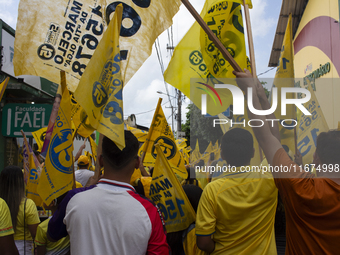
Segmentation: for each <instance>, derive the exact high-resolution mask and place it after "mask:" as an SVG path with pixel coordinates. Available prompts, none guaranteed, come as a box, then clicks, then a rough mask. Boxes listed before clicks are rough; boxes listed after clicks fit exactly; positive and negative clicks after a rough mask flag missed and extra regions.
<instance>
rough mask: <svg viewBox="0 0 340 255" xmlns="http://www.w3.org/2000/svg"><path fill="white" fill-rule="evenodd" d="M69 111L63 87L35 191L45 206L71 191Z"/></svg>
mask: <svg viewBox="0 0 340 255" xmlns="http://www.w3.org/2000/svg"><path fill="white" fill-rule="evenodd" d="M70 109H71V102H70V93H69V91H68V90H67V88H66V87H65V88H63V96H62V99H61V103H60V107H59V111H58V117H57V118H56V122H55V124H54V127H53V132H52V137H51V141H50V143H49V146H48V149H47V155H46V160H45V165H44V168H43V170H42V172H41V176H40V179H39V184H38V189H37V190H38V194H39V195H40V197H41V198H42V200H43V201H44V202H45V204H47V205H49V204H50V203H51V202H52V200H53V199H56V198H57V197H59V196H61V195H62V194H64V193H65V192H67V191H68V190H70V189H72V185H73V154H72V153H73V139H72V129H71V128H72V125H71V111H70Z"/></svg>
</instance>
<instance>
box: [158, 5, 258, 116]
mask: <svg viewBox="0 0 340 255" xmlns="http://www.w3.org/2000/svg"><path fill="white" fill-rule="evenodd" d="M241 2H243V1H234V3H233V2H229V1H222V0H219V1H218V0H207V1H206V2H205V4H204V7H203V9H202V12H201V17H202V18H203V20H204V21H205V22H206V23H207V25H208V26H209V28H210V29H211V30H212V31H213V32H214V33H215V35H216V36H217V37H218V38H219V40H220V41H221V42H222V43H223V45H224V46H225V47H226V49H227V50H228V51H229V53H230V54H231V55H232V56H233V58H234V59H235V61H236V62H237V63H238V64H239V66H240V67H241V68H242V69H244V68H247V67H248V64H249V61H248V58H247V56H246V48H245V41H244V28H243V21H242V14H241V6H240V3H241ZM247 3H249V4H250V5H251V1H247ZM232 71H233V68H232V67H231V65H230V64H229V62H228V61H226V60H225V59H224V58H223V56H222V54H221V53H220V51H219V50H218V49H217V48H216V47H215V46H214V43H213V42H212V41H211V40H210V39H209V37H208V36H207V35H206V33H205V32H204V31H203V29H202V28H201V27H200V26H199V24H198V23H197V22H195V23H194V24H193V26H192V27H191V28H190V30H189V31H188V33H187V34H186V35H185V36H184V37H183V39H182V40H181V41H180V42H179V44H178V45H177V46H176V48H175V51H174V54H173V57H172V59H171V61H170V63H169V66H168V68H167V70H166V71H165V73H164V79H165V81H166V82H167V83H169V84H171V85H172V86H174V87H176V88H177V89H179V90H180V91H181V92H182V93H184V94H185V95H186V96H187V97H188V98H190V100H191V101H192V102H193V103H194V104H195V105H196V106H197V107H198V108H200V109H201V96H202V94H208V95H209V97H208V98H207V113H209V114H210V115H217V114H219V113H221V112H223V111H225V110H226V109H227V108H228V107H229V105H230V104H231V103H232V96H231V93H230V92H229V90H226V89H215V88H214V84H223V82H221V81H219V80H218V79H219V78H233V77H235V76H234V75H233V74H232ZM191 78H197V79H195V80H193V82H192V84H190V79H191ZM209 78H211V79H209ZM208 79H209V80H208ZM235 85H236V84H235Z"/></svg>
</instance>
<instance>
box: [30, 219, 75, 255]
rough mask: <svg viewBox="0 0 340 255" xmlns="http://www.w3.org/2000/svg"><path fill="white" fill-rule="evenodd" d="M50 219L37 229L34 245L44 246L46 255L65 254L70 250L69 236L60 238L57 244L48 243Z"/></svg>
mask: <svg viewBox="0 0 340 255" xmlns="http://www.w3.org/2000/svg"><path fill="white" fill-rule="evenodd" d="M50 219H51V218H48V219H47V220H45V221H43V222H42V223H40V224H39V226H38V228H37V234H36V236H35V240H34V242H35V244H36V245H39V246H43V245H45V246H46V255H48V254H66V253H67V251H69V250H70V236H66V237H64V238H61V239H60V240H58V241H57V242H50V241H49V240H48V238H47V228H48V222H49V221H50Z"/></svg>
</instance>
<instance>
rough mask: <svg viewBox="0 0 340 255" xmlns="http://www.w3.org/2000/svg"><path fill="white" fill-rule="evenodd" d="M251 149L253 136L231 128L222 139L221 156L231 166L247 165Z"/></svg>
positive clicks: (251, 154)
mask: <svg viewBox="0 0 340 255" xmlns="http://www.w3.org/2000/svg"><path fill="white" fill-rule="evenodd" d="M253 149H254V147H253V136H252V135H251V133H250V132H249V131H248V130H245V129H242V128H233V129H231V130H229V131H228V132H226V133H225V134H224V135H223V137H222V142H221V156H222V158H223V159H224V160H226V161H227V163H228V164H229V165H231V166H235V167H238V166H242V165H246V164H249V162H250V160H251V158H252V157H253V153H254V150H253Z"/></svg>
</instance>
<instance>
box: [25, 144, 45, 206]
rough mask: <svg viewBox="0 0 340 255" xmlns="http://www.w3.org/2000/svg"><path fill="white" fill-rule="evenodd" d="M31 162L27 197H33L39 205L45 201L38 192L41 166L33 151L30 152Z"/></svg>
mask: <svg viewBox="0 0 340 255" xmlns="http://www.w3.org/2000/svg"><path fill="white" fill-rule="evenodd" d="M29 163H30V164H29V166H30V174H29V178H28V181H27V186H26V197H27V198H30V199H32V200H33V201H34V203H35V204H36V205H37V206H42V205H43V201H42V199H41V197H40V196H39V194H38V192H37V188H38V184H39V178H40V174H41V167H40V164H39V162H38V159H37V158H36V157H35V155H34V153H33V151H31V152H30V155H29Z"/></svg>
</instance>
